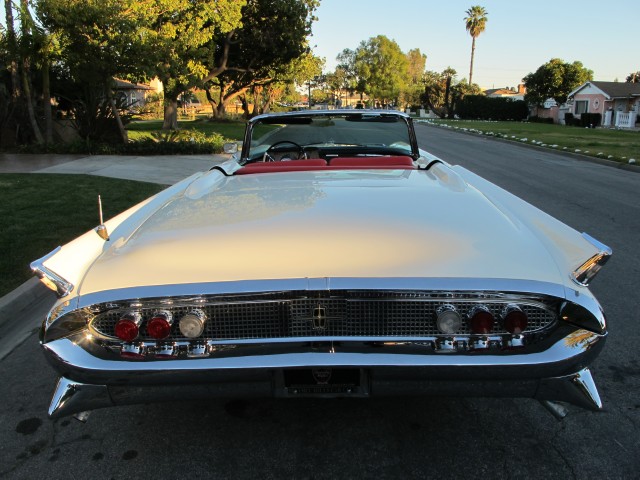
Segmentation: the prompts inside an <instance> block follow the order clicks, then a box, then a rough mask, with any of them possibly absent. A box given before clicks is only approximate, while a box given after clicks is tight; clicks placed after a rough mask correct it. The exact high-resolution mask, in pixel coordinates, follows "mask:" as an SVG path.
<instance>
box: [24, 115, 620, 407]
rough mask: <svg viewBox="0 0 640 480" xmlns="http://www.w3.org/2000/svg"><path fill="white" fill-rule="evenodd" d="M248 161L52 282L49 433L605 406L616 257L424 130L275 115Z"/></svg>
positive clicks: (171, 193) (250, 133)
mask: <svg viewBox="0 0 640 480" xmlns="http://www.w3.org/2000/svg"><path fill="white" fill-rule="evenodd" d="M226 149H227V151H228V152H230V153H231V154H232V156H231V158H230V159H229V160H228V161H226V162H224V163H222V164H220V165H217V166H214V167H213V168H211V169H210V170H209V171H206V172H202V173H199V174H196V175H193V176H191V177H189V178H187V179H185V180H183V181H181V182H179V183H177V184H175V185H173V186H171V187H169V188H167V189H166V190H164V191H163V192H161V193H158V194H157V195H155V196H154V197H151V198H150V199H148V200H147V201H145V202H142V203H141V204H139V205H137V206H135V207H133V208H131V209H129V210H127V211H126V212H123V213H122V214H120V215H118V216H116V217H114V218H112V219H110V220H108V221H107V222H104V224H101V225H100V226H99V227H98V228H96V229H95V231H89V232H87V233H86V234H84V235H83V236H81V237H79V238H78V239H76V240H73V241H72V242H70V243H69V244H67V245H64V246H62V247H58V248H57V249H55V250H54V251H52V252H51V254H49V255H47V256H46V257H43V258H41V259H39V260H37V261H35V262H33V263H32V268H33V270H34V272H35V273H36V274H37V275H38V276H39V277H40V278H41V279H42V280H43V281H44V282H45V283H46V284H47V285H49V286H50V287H51V288H53V289H54V290H56V291H57V293H58V294H59V297H60V298H59V300H58V301H57V303H56V304H55V305H54V307H53V309H52V310H51V312H50V313H49V315H48V316H47V318H46V320H45V322H44V324H43V327H42V332H41V343H42V347H43V350H44V353H45V355H46V357H47V359H48V360H49V362H50V363H51V365H52V366H53V367H54V368H55V370H56V371H57V372H58V374H59V376H60V379H59V382H58V384H57V386H56V389H55V392H54V394H53V398H52V401H51V406H50V409H49V415H50V416H51V417H54V418H55V417H60V416H65V415H69V414H74V413H78V412H84V411H89V410H92V409H96V408H102V407H111V406H115V405H126V404H135V403H143V402H145V403H146V402H156V401H166V400H176V399H180V400H186V399H194V398H207V397H215V396H233V397H238V396H263V397H282V398H291V397H294V398H298V397H323V398H332V397H365V398H366V397H369V396H374V395H465V396H495V397H500V396H506V397H529V398H536V399H539V400H541V401H543V402H544V403H545V405H546V406H547V407H548V408H550V409H551V410H552V411H553V412H554V413H556V414H558V415H560V414H561V413H562V408H561V407H562V405H561V404H558V403H557V402H569V403H572V404H575V405H578V406H581V407H584V408H587V409H591V410H598V409H600V408H601V406H602V403H601V401H600V397H599V395H598V391H597V389H596V386H595V383H594V380H593V377H592V375H591V372H590V370H589V364H590V363H591V362H592V361H593V360H594V359H595V358H596V357H597V355H598V353H599V352H600V351H601V349H602V347H603V346H604V343H605V339H606V336H607V331H606V323H605V317H604V314H603V311H602V309H601V307H600V305H599V304H598V302H597V300H596V299H595V298H594V296H593V295H592V294H591V292H590V291H589V289H588V284H589V282H590V281H591V280H592V278H593V277H594V276H595V275H596V273H597V272H598V271H599V269H600V268H601V267H602V265H604V263H605V262H606V260H607V259H608V258H609V256H610V255H611V250H610V249H609V248H608V247H606V246H605V245H603V244H601V243H600V242H598V241H597V240H595V239H594V238H592V237H591V236H589V235H587V234H581V233H579V232H577V231H575V230H574V229H572V228H570V227H569V226H567V225H565V224H563V223H561V222H560V221H558V220H556V219H554V218H552V217H550V216H549V215H547V214H545V213H543V212H542V211H540V210H538V209H536V208H535V207H533V206H531V205H529V204H528V203H526V202H524V201H523V200H521V199H519V198H518V197H516V196H514V195H512V194H510V193H508V192H506V191H504V190H502V189H501V188H499V187H497V186H496V185H493V184H492V183H490V182H488V181H487V180H484V179H483V178H481V177H479V176H477V175H475V174H473V173H472V172H470V171H468V170H466V169H464V168H462V167H460V166H454V165H449V164H448V163H446V162H444V161H442V160H440V159H438V158H435V157H433V156H432V155H430V154H429V153H427V152H425V151H423V150H421V149H420V148H419V147H418V143H417V140H416V135H415V131H414V126H413V123H412V120H411V118H410V117H409V116H407V115H405V114H403V113H400V112H392V111H369V110H355V109H352V110H332V111H301V112H291V113H284V114H273V115H261V116H258V117H255V118H253V119H251V120H250V121H249V122H248V125H247V129H246V134H245V137H244V141H243V142H242V146H241V147H238V145H236V144H230V145H227V146H226Z"/></svg>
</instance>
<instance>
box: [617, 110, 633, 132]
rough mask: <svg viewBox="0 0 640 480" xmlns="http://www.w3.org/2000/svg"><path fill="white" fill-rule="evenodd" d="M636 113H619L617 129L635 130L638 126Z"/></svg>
mask: <svg viewBox="0 0 640 480" xmlns="http://www.w3.org/2000/svg"><path fill="white" fill-rule="evenodd" d="M636 116H637V114H636V112H634V111H631V112H617V113H616V127H617V128H633V127H635V126H636Z"/></svg>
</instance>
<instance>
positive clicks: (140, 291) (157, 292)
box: [76, 277, 573, 308]
mask: <svg viewBox="0 0 640 480" xmlns="http://www.w3.org/2000/svg"><path fill="white" fill-rule="evenodd" d="M305 290H327V291H330V290H409V291H412V290H413V291H420V290H423V291H425V290H431V291H439V292H448V291H453V292H456V291H465V292H496V293H514V294H524V295H527V296H535V295H536V294H539V295H548V296H553V297H556V298H568V295H567V292H566V290H565V287H564V286H563V285H560V284H555V283H548V282H539V281H535V280H519V279H518V280H514V279H504V278H495V279H493V278H421V277H420V278H418V277H409V278H402V277H396V278H373V277H372V278H368V277H366V278H363V277H343V278H331V277H324V278H291V279H265V280H241V281H232V282H211V283H186V284H173V285H147V286H141V287H131V288H122V289H114V290H104V291H100V292H93V293H88V294H86V295H83V296H82V297H81V298H80V299H79V304H78V305H77V306H76V308H83V307H88V306H91V305H95V304H99V303H106V302H119V301H123V300H136V299H144V298H167V299H171V298H175V297H186V296H193V297H194V299H197V298H198V297H200V296H206V295H222V294H238V293H261V292H284V291H305ZM572 293H573V292H572ZM572 297H573V295H572Z"/></svg>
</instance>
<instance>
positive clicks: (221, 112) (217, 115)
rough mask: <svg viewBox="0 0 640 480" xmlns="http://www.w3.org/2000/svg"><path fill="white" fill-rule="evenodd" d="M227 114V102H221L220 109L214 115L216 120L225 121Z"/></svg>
mask: <svg viewBox="0 0 640 480" xmlns="http://www.w3.org/2000/svg"><path fill="white" fill-rule="evenodd" d="M226 113H227V105H226V103H225V102H219V103H218V107H217V108H216V110H215V112H214V113H213V116H214V117H215V118H216V119H223V118H224V116H225V114H226Z"/></svg>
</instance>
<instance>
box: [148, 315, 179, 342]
mask: <svg viewBox="0 0 640 480" xmlns="http://www.w3.org/2000/svg"><path fill="white" fill-rule="evenodd" d="M172 324H173V317H172V315H171V313H170V312H167V311H165V310H163V311H160V312H157V313H155V314H154V315H153V317H152V318H151V319H150V320H149V321H148V322H147V333H148V334H149V336H150V337H152V338H155V339H156V340H162V339H164V338H167V337H168V336H169V335H170V334H171V325H172Z"/></svg>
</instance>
